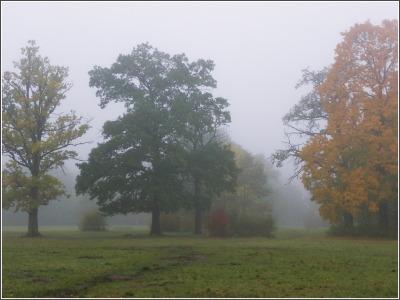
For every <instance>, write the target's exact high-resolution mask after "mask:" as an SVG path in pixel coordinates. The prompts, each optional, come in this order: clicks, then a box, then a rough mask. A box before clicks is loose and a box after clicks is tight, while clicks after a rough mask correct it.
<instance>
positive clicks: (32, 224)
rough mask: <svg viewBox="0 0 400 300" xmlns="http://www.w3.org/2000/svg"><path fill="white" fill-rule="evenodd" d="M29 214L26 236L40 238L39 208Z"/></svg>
mask: <svg viewBox="0 0 400 300" xmlns="http://www.w3.org/2000/svg"><path fill="white" fill-rule="evenodd" d="M28 214H29V219H28V233H27V234H26V235H27V236H30V237H34V236H40V233H39V224H38V208H33V209H31V210H30V211H29V212H28Z"/></svg>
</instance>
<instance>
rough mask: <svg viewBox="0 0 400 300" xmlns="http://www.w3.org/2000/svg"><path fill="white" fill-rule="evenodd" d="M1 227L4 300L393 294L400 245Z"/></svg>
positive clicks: (311, 236)
mask: <svg viewBox="0 0 400 300" xmlns="http://www.w3.org/2000/svg"><path fill="white" fill-rule="evenodd" d="M132 232H133V230H132V229H129V228H122V227H121V228H114V229H112V230H110V231H108V232H104V233H81V232H78V231H77V230H76V229H74V228H68V230H66V229H65V228H64V229H62V228H57V230H55V229H54V228H42V234H43V235H44V237H41V238H34V239H32V238H22V237H21V234H22V232H21V229H19V228H6V231H5V232H3V279H2V280H3V282H2V283H3V290H2V293H3V297H397V274H398V269H397V242H396V241H389V240H372V239H341V238H331V237H325V236H324V234H323V232H322V231H308V232H307V231H304V230H293V229H285V230H279V231H278V232H277V233H276V238H274V239H266V238H246V239H244V238H243V239H242V238H230V239H216V238H196V237H193V236H176V235H175V236H165V237H160V238H150V237H148V236H147V235H145V230H144V229H143V228H140V229H139V230H137V229H136V231H135V233H134V234H132Z"/></svg>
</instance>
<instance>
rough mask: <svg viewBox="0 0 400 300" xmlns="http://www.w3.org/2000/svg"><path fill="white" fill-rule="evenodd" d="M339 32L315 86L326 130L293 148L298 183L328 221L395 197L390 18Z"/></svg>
mask: <svg viewBox="0 0 400 300" xmlns="http://www.w3.org/2000/svg"><path fill="white" fill-rule="evenodd" d="M343 37H344V38H343V41H342V42H341V43H340V44H339V45H338V46H337V48H336V57H335V62H334V64H333V65H332V67H331V68H330V70H329V72H328V74H327V78H326V80H325V81H324V83H323V84H322V85H321V86H320V87H319V90H318V92H319V94H320V97H321V102H322V106H323V108H324V110H325V111H326V112H327V114H328V122H327V127H326V130H325V132H323V133H321V134H318V135H316V136H314V137H312V138H311V139H310V140H309V142H308V143H307V144H306V145H305V147H304V148H303V149H302V150H301V153H300V157H301V158H302V159H303V161H304V163H305V164H304V172H303V175H302V181H303V183H304V185H305V186H306V188H307V189H308V190H310V191H311V193H312V195H313V199H314V200H315V201H317V202H318V203H320V204H321V208H320V212H321V215H322V216H323V217H325V218H326V219H328V220H330V221H331V222H333V223H336V222H337V221H338V218H339V214H340V213H341V212H350V213H351V214H353V215H357V214H358V213H359V212H360V209H361V207H362V206H364V207H368V209H369V210H370V212H371V213H375V212H377V211H378V208H379V203H380V202H382V201H389V200H392V199H396V198H397V174H398V173H397V172H398V168H397V166H398V161H397V157H398V156H397V151H398V147H397V144H398V140H397V137H398V132H397V128H398V120H397V109H398V87H397V81H398V56H397V52H398V38H397V37H398V27H397V21H384V22H383V23H382V25H381V26H375V25H372V24H371V23H369V22H366V23H364V24H356V25H355V26H353V27H352V28H351V29H350V30H349V31H348V32H345V33H343Z"/></svg>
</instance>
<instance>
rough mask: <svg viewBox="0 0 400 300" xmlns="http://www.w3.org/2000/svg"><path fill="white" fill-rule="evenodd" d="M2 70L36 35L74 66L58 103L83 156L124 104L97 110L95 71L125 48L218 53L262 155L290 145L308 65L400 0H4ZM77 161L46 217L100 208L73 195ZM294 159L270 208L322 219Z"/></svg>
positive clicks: (240, 119) (322, 60)
mask: <svg viewBox="0 0 400 300" xmlns="http://www.w3.org/2000/svg"><path fill="white" fill-rule="evenodd" d="M1 5H2V10H1V19H2V20H1V25H2V26H1V28H2V35H1V36H2V49H1V50H2V51H1V65H2V67H1V68H2V73H3V72H4V71H6V70H8V71H11V70H13V63H12V62H13V61H18V60H19V58H20V56H21V54H20V49H21V48H22V47H24V46H25V45H26V44H27V41H28V40H35V41H36V42H37V44H38V46H39V47H40V49H39V52H40V54H41V55H42V56H47V57H48V58H49V59H50V63H51V64H53V65H60V66H66V67H68V68H69V74H70V75H69V81H70V82H72V83H73V87H72V89H71V90H70V91H69V93H68V95H67V98H66V99H64V101H63V102H62V105H61V107H60V109H59V111H70V110H75V111H76V112H77V114H78V115H80V116H83V117H84V118H85V120H91V122H90V124H91V126H92V127H91V129H90V130H89V131H88V133H87V134H86V135H85V136H84V137H83V139H82V141H90V142H91V143H89V144H85V145H82V146H80V147H79V148H77V149H76V150H77V151H78V152H79V158H80V159H83V160H85V159H87V157H88V154H89V152H90V150H91V149H92V148H93V147H95V146H96V145H97V143H98V142H100V141H101V140H102V136H101V130H102V126H103V123H104V122H105V121H107V120H115V119H116V118H117V117H118V116H119V115H121V114H122V113H123V112H124V108H123V105H122V104H115V103H113V104H109V105H108V106H107V108H105V109H100V107H99V106H98V104H99V99H98V98H96V96H95V89H92V88H90V87H89V76H88V71H89V70H90V69H92V68H93V66H95V65H99V66H102V67H109V66H110V65H111V64H112V63H113V62H115V60H116V58H117V57H118V55H119V54H126V53H129V52H130V51H131V50H132V48H133V47H134V46H136V45H137V44H140V43H142V42H149V43H150V44H151V45H152V46H154V47H157V48H158V49H160V50H161V51H164V52H167V53H169V54H172V55H173V54H178V53H185V54H186V55H187V56H188V57H189V59H190V60H196V59H199V58H204V59H211V60H213V61H214V63H215V65H216V67H215V71H214V78H215V79H216V80H217V82H218V87H217V89H216V92H215V96H217V97H218V96H220V97H224V98H227V99H228V101H229V103H230V107H229V110H230V112H231V116H232V123H231V124H230V126H229V128H228V129H227V131H228V134H229V135H230V137H231V139H232V140H233V141H234V142H235V143H237V144H239V145H241V146H242V147H243V148H244V149H246V150H247V151H249V152H251V153H252V154H262V155H264V156H265V157H267V158H268V157H270V155H271V154H272V153H273V152H274V151H275V150H277V149H280V148H283V147H284V146H285V145H284V144H283V142H284V141H285V138H284V127H283V123H282V117H283V116H284V115H285V114H286V113H287V112H288V111H289V110H290V108H291V107H292V106H293V105H295V104H296V103H297V102H298V101H299V99H300V96H301V95H302V94H304V93H305V92H306V90H305V89H304V88H303V89H298V90H296V89H295V85H296V83H297V81H298V80H299V79H300V77H301V70H302V69H304V68H306V67H309V68H310V69H311V70H320V69H322V68H323V67H325V66H328V65H330V64H331V63H332V62H333V60H334V50H335V47H336V45H337V44H338V43H339V42H340V40H341V35H340V33H341V32H343V31H346V30H348V29H349V28H350V27H351V26H352V25H354V24H355V23H362V22H365V21H367V20H370V21H371V22H372V23H374V24H379V23H381V21H382V20H384V19H393V18H397V17H398V4H397V3H396V2H340V3H334V2H329V3H327V2H324V3H318V2H308V3H299V2H291V3H289V2H287V3H278V2H265V3H262V2H241V3H238V2H232V3H227V2H223V3H222V2H220V3H211V2H204V3H201V2H186V3H182V2H170V3H165V2H158V3H157V2H150V3H144V2H109V3H105V2H98V3H96V2H86V3H79V2H73V3H71V2H70V3H54V2H41V3H39V2H36V3H31V2H15V3H12V2H7V3H4V2H2V4H1ZM75 163H76V161H68V162H66V165H65V168H64V172H62V171H61V170H60V171H57V172H56V174H57V177H59V178H60V179H61V180H62V181H63V182H64V184H65V185H66V187H67V191H68V192H69V193H70V194H71V197H70V198H68V199H66V198H60V199H58V200H59V201H52V202H50V204H49V205H48V206H45V207H41V208H40V209H39V215H40V217H39V223H40V225H77V224H78V222H79V219H80V215H81V213H82V212H84V211H86V210H88V209H90V208H92V207H95V203H93V202H91V201H89V200H87V199H86V198H85V197H76V196H75V195H74V185H75V177H76V175H77V173H78V169H77V167H76V166H75ZM293 168H294V166H293V164H292V163H291V162H288V163H287V164H286V165H285V166H284V167H283V168H280V169H276V168H274V167H272V166H270V169H271V173H270V175H271V176H269V184H270V187H271V190H272V192H271V194H270V195H269V198H270V199H271V200H272V202H273V215H274V218H275V220H276V223H277V225H278V226H305V225H306V223H307V221H310V220H312V219H317V220H315V224H319V225H322V224H323V223H322V222H321V221H320V220H319V217H318V212H317V211H318V207H316V206H315V205H314V204H313V203H312V202H311V201H310V196H309V194H308V193H307V191H305V190H304V188H303V186H302V184H301V182H299V181H298V180H295V181H293V182H292V183H290V184H288V178H289V177H290V176H291V175H292V174H293ZM26 222H27V217H26V213H14V212H12V211H4V210H3V224H4V225H26ZM147 222H149V219H148V218H147V216H146V214H140V215H136V216H132V215H128V216H115V217H112V218H109V223H110V224H118V225H122V224H124V225H134V224H146V223H147Z"/></svg>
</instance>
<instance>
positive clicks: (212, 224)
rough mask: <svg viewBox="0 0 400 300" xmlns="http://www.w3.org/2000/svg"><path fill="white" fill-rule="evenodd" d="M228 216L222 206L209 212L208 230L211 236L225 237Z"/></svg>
mask: <svg viewBox="0 0 400 300" xmlns="http://www.w3.org/2000/svg"><path fill="white" fill-rule="evenodd" d="M228 225H229V218H228V215H227V214H226V212H225V210H224V209H222V208H219V209H216V210H215V211H213V212H211V214H210V217H209V223H208V230H209V233H210V235H211V236H219V237H225V236H227V235H228Z"/></svg>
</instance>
